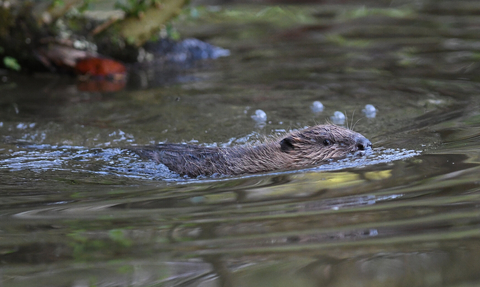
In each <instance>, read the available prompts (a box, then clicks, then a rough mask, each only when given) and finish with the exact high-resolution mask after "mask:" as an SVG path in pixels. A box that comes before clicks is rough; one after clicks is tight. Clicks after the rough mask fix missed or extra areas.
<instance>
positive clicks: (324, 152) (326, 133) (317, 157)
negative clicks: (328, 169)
mask: <svg viewBox="0 0 480 287" xmlns="http://www.w3.org/2000/svg"><path fill="white" fill-rule="evenodd" d="M279 144H280V150H281V151H282V152H284V153H287V154H289V155H290V156H291V158H292V159H293V160H294V162H295V164H294V165H295V166H313V165H317V164H319V163H320V162H322V161H325V160H327V159H332V158H340V157H345V156H346V155H348V154H352V153H354V154H360V155H363V154H365V152H366V151H367V150H369V149H371V147H372V143H371V142H370V141H369V140H368V139H367V138H365V137H364V136H363V135H361V134H359V133H356V132H354V131H352V130H349V129H346V128H343V127H339V126H335V125H318V126H314V127H311V128H307V129H304V130H299V131H294V132H292V133H289V134H287V135H286V136H285V137H284V138H282V139H281V140H280V141H279Z"/></svg>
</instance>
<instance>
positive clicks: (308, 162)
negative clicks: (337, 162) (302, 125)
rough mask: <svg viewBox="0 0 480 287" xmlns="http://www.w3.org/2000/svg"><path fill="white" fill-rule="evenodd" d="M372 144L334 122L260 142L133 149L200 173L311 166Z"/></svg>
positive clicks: (185, 172) (182, 170) (176, 169)
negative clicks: (226, 146) (232, 145)
mask: <svg viewBox="0 0 480 287" xmlns="http://www.w3.org/2000/svg"><path fill="white" fill-rule="evenodd" d="M369 148H371V143H370V141H369V140H367V139H366V138H365V137H364V136H362V135H361V134H359V133H356V132H354V131H351V130H349V129H346V128H343V127H339V126H335V125H318V126H314V127H310V128H307V129H303V130H299V131H293V132H290V133H287V134H285V135H284V136H282V137H279V138H276V139H273V140H267V141H266V142H265V143H263V144H261V145H258V146H249V145H244V146H235V147H231V148H214V147H201V146H196V145H184V144H160V145H157V146H153V147H140V148H136V149H134V151H135V152H136V153H138V154H139V155H140V156H142V157H144V158H147V159H151V160H154V161H156V162H158V163H162V164H164V165H166V166H167V167H168V168H169V169H170V170H172V171H174V172H176V173H178V174H180V175H187V176H190V177H197V176H199V175H207V176H208V175H212V174H225V175H237V174H246V173H258V172H265V171H272V170H289V169H297V168H305V167H311V166H316V165H320V164H321V163H322V162H325V161H326V160H329V159H333V158H341V157H344V156H346V155H348V154H351V153H355V152H357V151H359V150H366V149H369Z"/></svg>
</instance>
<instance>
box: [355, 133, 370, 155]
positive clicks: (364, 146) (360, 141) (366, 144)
mask: <svg viewBox="0 0 480 287" xmlns="http://www.w3.org/2000/svg"><path fill="white" fill-rule="evenodd" d="M355 143H356V148H357V150H364V151H365V150H368V149H371V148H372V143H371V142H370V141H369V140H368V139H367V138H365V137H363V136H361V135H359V136H357V137H356V138H355Z"/></svg>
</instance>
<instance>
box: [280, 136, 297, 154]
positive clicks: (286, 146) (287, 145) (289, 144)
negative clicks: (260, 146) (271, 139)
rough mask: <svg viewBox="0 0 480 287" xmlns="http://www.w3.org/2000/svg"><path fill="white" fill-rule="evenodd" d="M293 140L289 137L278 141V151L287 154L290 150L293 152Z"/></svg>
mask: <svg viewBox="0 0 480 287" xmlns="http://www.w3.org/2000/svg"><path fill="white" fill-rule="evenodd" d="M293 148H294V147H293V138H291V137H288V138H284V139H283V140H281V141H280V149H281V150H282V151H283V152H289V151H291V150H293Z"/></svg>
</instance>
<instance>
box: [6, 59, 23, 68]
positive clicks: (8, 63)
mask: <svg viewBox="0 0 480 287" xmlns="http://www.w3.org/2000/svg"><path fill="white" fill-rule="evenodd" d="M3 64H4V65H5V67H7V68H10V69H12V70H15V71H20V69H21V67H20V65H19V64H18V62H17V60H16V59H15V58H12V57H4V58H3Z"/></svg>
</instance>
